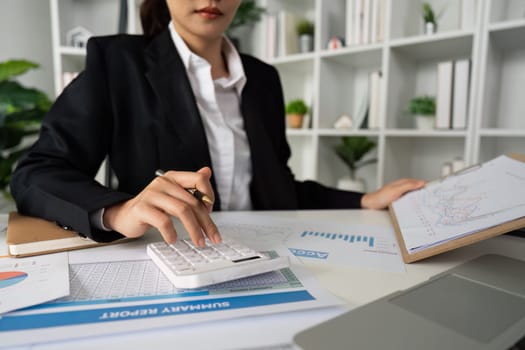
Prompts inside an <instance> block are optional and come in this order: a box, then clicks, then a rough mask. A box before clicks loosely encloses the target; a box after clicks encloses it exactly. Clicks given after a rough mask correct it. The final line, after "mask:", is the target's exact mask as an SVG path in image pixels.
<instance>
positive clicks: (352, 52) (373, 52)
mask: <svg viewBox="0 0 525 350" xmlns="http://www.w3.org/2000/svg"><path fill="white" fill-rule="evenodd" d="M382 54H383V45H381V44H372V45H366V46H356V47H349V48H342V49H337V50H330V51H328V50H327V51H323V52H321V54H320V56H321V59H323V60H326V61H332V62H337V63H340V64H344V65H348V66H352V67H373V66H377V67H380V66H381V61H382Z"/></svg>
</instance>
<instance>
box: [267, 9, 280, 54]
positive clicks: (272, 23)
mask: <svg viewBox="0 0 525 350" xmlns="http://www.w3.org/2000/svg"><path fill="white" fill-rule="evenodd" d="M265 27H266V52H265V55H266V59H269V60H271V59H274V58H275V57H277V50H278V41H277V32H278V31H277V15H276V14H272V13H269V14H267V15H266V25H265Z"/></svg>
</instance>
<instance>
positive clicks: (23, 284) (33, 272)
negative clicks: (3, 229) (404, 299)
mask: <svg viewBox="0 0 525 350" xmlns="http://www.w3.org/2000/svg"><path fill="white" fill-rule="evenodd" d="M68 294H69V272H68V260H67V254H66V253H58V254H50V255H42V256H36V257H29V258H18V259H7V258H6V259H1V260H0V314H3V313H6V312H9V311H12V310H17V309H20V308H24V307H27V306H32V305H36V304H40V303H43V302H46V301H49V300H54V299H58V298H60V297H63V296H66V295H68ZM0 322H2V320H1V319H0Z"/></svg>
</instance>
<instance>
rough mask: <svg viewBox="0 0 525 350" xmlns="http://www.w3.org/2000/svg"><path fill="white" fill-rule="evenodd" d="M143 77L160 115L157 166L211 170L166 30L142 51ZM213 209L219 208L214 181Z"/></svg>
mask: <svg viewBox="0 0 525 350" xmlns="http://www.w3.org/2000/svg"><path fill="white" fill-rule="evenodd" d="M146 66H147V68H146V78H147V79H148V81H149V82H150V84H151V86H152V88H153V90H154V92H155V94H156V95H157V97H158V99H159V101H160V104H161V109H162V110H163V112H164V113H163V115H160V116H155V117H156V118H158V123H157V130H158V139H157V144H158V154H159V163H160V164H159V167H161V168H165V169H177V170H186V171H196V170H198V169H200V168H201V167H203V166H209V167H210V168H211V157H210V153H209V150H208V142H207V140H206V133H205V131H204V126H203V124H202V120H201V116H200V113H199V110H198V108H197V102H196V100H195V96H194V95H193V90H192V88H191V84H190V81H189V79H188V76H187V74H186V69H185V67H184V64H183V62H182V60H181V58H180V56H179V54H178V52H177V49H176V48H175V44H174V43H173V40H172V39H171V36H170V33H169V29H166V30H164V31H163V32H162V33H161V34H159V35H158V36H157V37H155V38H154V39H153V40H152V42H151V43H150V45H149V46H148V47H147V48H146ZM211 182H212V186H213V189H214V191H215V198H216V200H215V205H214V208H215V209H218V208H220V199H219V195H218V192H217V188H216V184H215V179H214V177H213V175H212V179H211Z"/></svg>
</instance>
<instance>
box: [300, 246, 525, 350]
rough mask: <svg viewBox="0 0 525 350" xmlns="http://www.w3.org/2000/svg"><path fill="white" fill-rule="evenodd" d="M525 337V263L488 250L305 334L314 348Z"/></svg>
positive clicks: (482, 343) (308, 349)
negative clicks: (488, 253) (488, 252)
mask: <svg viewBox="0 0 525 350" xmlns="http://www.w3.org/2000/svg"><path fill="white" fill-rule="evenodd" d="M524 335H525V261H521V260H516V259H512V258H508V257H504V256H501V255H484V256H481V257H479V258H476V259H474V260H471V261H469V262H466V263H464V264H462V265H460V266H457V267H455V268H453V269H451V270H448V271H446V272H444V273H442V274H439V275H437V276H435V277H433V278H431V279H430V280H428V281H426V282H423V283H420V284H418V285H416V286H414V287H412V288H410V289H407V290H405V291H402V292H396V293H393V294H390V295H388V296H386V297H384V298H381V299H379V300H376V301H374V302H372V303H369V304H367V305H364V306H362V307H359V308H357V309H354V310H351V311H349V312H347V313H345V314H343V315H341V316H338V317H336V318H334V319H331V320H328V321H326V322H324V323H321V324H320V325H317V326H314V327H312V328H310V329H307V330H305V331H302V332H300V333H298V334H297V335H296V336H295V337H294V342H295V343H296V345H298V346H299V347H301V348H302V349H304V350H314V349H345V350H347V349H380V348H390V349H440V350H441V349H459V348H461V349H508V348H510V347H511V346H512V345H514V344H516V342H518V341H519V340H520V339H521V338H522V337H523V336H524Z"/></svg>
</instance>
